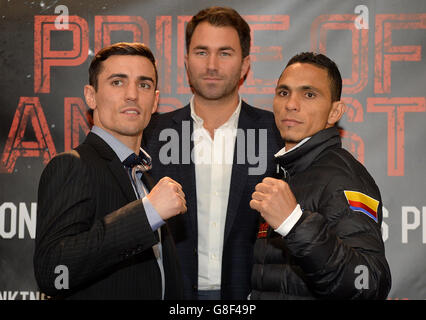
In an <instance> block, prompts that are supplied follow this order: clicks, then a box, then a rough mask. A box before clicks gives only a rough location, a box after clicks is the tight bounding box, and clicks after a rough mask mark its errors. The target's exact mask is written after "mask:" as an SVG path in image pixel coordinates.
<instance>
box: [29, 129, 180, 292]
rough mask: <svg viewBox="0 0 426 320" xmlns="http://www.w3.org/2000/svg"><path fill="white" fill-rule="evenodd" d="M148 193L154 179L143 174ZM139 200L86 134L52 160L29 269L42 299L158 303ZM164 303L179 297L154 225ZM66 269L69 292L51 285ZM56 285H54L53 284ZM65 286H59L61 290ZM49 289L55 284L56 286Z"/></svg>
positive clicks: (174, 266)
mask: <svg viewBox="0 0 426 320" xmlns="http://www.w3.org/2000/svg"><path fill="white" fill-rule="evenodd" d="M143 177H145V178H144V183H145V185H146V186H147V188H148V189H149V190H151V188H152V187H153V185H154V183H153V182H154V181H153V180H152V178H151V177H150V176H149V174H147V173H145V174H144V175H143ZM158 241H159V238H158V232H153V231H152V229H151V227H150V225H149V222H148V219H147V217H146V214H145V211H144V207H143V204H142V201H141V200H137V199H136V196H135V193H134V190H133V188H132V185H131V182H130V179H129V176H128V175H127V172H126V170H125V168H123V165H122V163H121V162H120V160H119V158H118V157H117V155H116V154H115V153H114V151H113V150H112V149H111V148H110V147H109V146H108V144H106V143H105V142H104V140H102V139H101V138H100V137H98V136H97V135H96V134H93V133H89V135H88V136H87V138H86V140H85V141H84V142H83V144H81V145H80V146H78V147H77V148H76V149H75V150H72V151H70V152H65V153H61V154H59V155H57V156H56V157H55V158H53V159H52V160H51V161H50V162H49V164H48V165H47V167H46V168H45V169H44V171H43V173H42V176H41V179H40V184H39V190H38V210H37V233H36V244H35V254H34V269H35V276H36V279H37V283H38V285H39V287H40V289H41V291H43V292H44V293H46V294H47V295H50V296H53V297H56V298H71V299H161V275H160V270H159V267H158V264H157V261H156V259H155V257H154V253H153V250H152V246H153V245H154V244H156V243H158ZM161 242H162V248H163V259H164V260H163V263H164V269H165V279H166V291H165V299H179V298H180V297H181V295H182V288H181V287H182V284H181V275H180V272H179V268H180V267H179V265H178V261H177V257H176V251H175V246H174V243H173V238H172V237H171V236H170V233H169V231H168V227H167V225H163V227H161ZM58 265H61V266H66V267H67V269H68V272H69V274H68V279H69V289H59V290H58V289H57V288H56V287H55V280H56V281H57V282H58V277H62V276H64V273H59V271H58V270H59V269H58V270H56V271H57V273H55V268H56V267H57V266H58ZM59 280H60V279H59ZM64 283H65V282H64V281H62V284H64ZM56 286H58V284H57V283H56Z"/></svg>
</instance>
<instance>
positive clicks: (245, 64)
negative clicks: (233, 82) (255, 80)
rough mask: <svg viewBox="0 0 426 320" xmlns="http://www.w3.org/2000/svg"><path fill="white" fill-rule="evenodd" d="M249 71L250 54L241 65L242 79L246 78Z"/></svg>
mask: <svg viewBox="0 0 426 320" xmlns="http://www.w3.org/2000/svg"><path fill="white" fill-rule="evenodd" d="M249 71H250V55H248V56H247V57H245V58H243V64H242V66H241V75H240V79H244V80H246V78H247V74H248V73H249Z"/></svg>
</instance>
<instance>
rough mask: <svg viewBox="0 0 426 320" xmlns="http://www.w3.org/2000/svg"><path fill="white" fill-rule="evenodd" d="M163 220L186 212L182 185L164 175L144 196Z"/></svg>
mask: <svg viewBox="0 0 426 320" xmlns="http://www.w3.org/2000/svg"><path fill="white" fill-rule="evenodd" d="M146 197H147V198H148V200H149V201H150V202H151V204H152V205H153V207H154V208H155V210H157V212H158V214H159V215H160V217H161V218H162V219H163V220H167V219H169V218H171V217H173V216H176V215H178V214H179V213H184V212H186V201H185V194H184V193H183V191H182V186H181V185H180V184H179V183H177V182H176V181H174V180H173V179H171V178H169V177H164V178H162V179H161V180H160V181H158V183H157V184H156V185H155V186H154V188H152V190H151V192H150V193H149V194H148V195H147V196H146Z"/></svg>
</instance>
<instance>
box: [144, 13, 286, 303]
mask: <svg viewBox="0 0 426 320" xmlns="http://www.w3.org/2000/svg"><path fill="white" fill-rule="evenodd" d="M186 49H187V54H186V56H185V65H186V68H187V74H188V79H189V83H190V85H191V88H192V91H193V94H194V96H193V97H192V99H191V102H190V104H188V105H187V106H186V107H184V108H182V109H179V110H176V111H173V112H170V113H165V114H161V115H158V116H153V119H152V122H151V123H150V125H149V127H147V130H145V135H144V141H145V142H146V147H147V150H149V152H150V153H151V155H152V157H153V163H154V164H155V166H154V168H153V172H152V173H153V175H154V176H155V177H157V178H160V177H163V176H166V175H167V176H169V177H171V178H172V179H174V180H176V181H178V182H179V183H180V184H181V185H182V188H183V190H184V192H185V194H186V199H187V206H188V212H187V214H185V215H180V216H176V217H173V218H172V219H171V220H170V221H169V222H170V224H169V226H170V228H171V231H172V234H173V236H174V239H175V243H176V247H177V250H178V255H179V258H180V261H181V265H182V271H183V278H184V297H185V298H186V299H199V300H204V299H247V296H248V294H249V292H250V274H251V268H252V265H253V245H254V242H255V240H256V235H257V231H258V227H259V224H258V218H259V216H258V214H257V213H256V212H255V211H254V210H252V209H250V207H249V201H250V194H251V193H252V192H253V191H254V187H255V185H256V184H257V183H259V182H260V181H261V180H262V178H263V177H265V176H267V175H271V174H272V173H273V171H274V168H273V165H272V161H271V160H272V158H273V153H272V152H273V151H275V150H278V149H279V146H278V142H277V141H280V139H279V133H278V131H277V130H276V127H275V124H274V118H273V114H272V113H271V112H269V111H265V110H261V109H258V108H254V107H251V106H249V105H248V104H247V103H245V102H244V101H242V100H241V98H240V97H239V94H238V90H239V86H240V85H241V84H242V83H243V82H244V79H245V77H246V75H247V72H248V70H249V68H250V60H249V59H250V58H249V52H250V28H249V26H248V24H247V22H246V21H244V19H243V18H242V17H241V16H240V15H239V14H238V13H237V12H236V11H235V10H233V9H231V8H221V7H212V8H208V9H205V10H202V11H200V12H199V13H198V14H197V15H195V16H194V17H193V18H192V20H191V21H190V22H189V23H188V25H187V28H186ZM145 138H146V140H145Z"/></svg>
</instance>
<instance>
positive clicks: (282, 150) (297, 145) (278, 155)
mask: <svg viewBox="0 0 426 320" xmlns="http://www.w3.org/2000/svg"><path fill="white" fill-rule="evenodd" d="M310 138H311V137H306V138H305V139H303V140H302V141H300V142H299V143H298V144H296V145H295V146H294V147H293V148H291V149H290V150H286V149H285V147H284V148H282V149H281V150H280V151H278V152H277V153H276V154H274V157H275V158H278V157H281V156H283V155H285V154H286V153H287V152H290V151H293V150H295V149H297V148H299V147H300V146H301V145H303V144H304V143H306V142H307V141H308V140H309V139H310Z"/></svg>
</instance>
